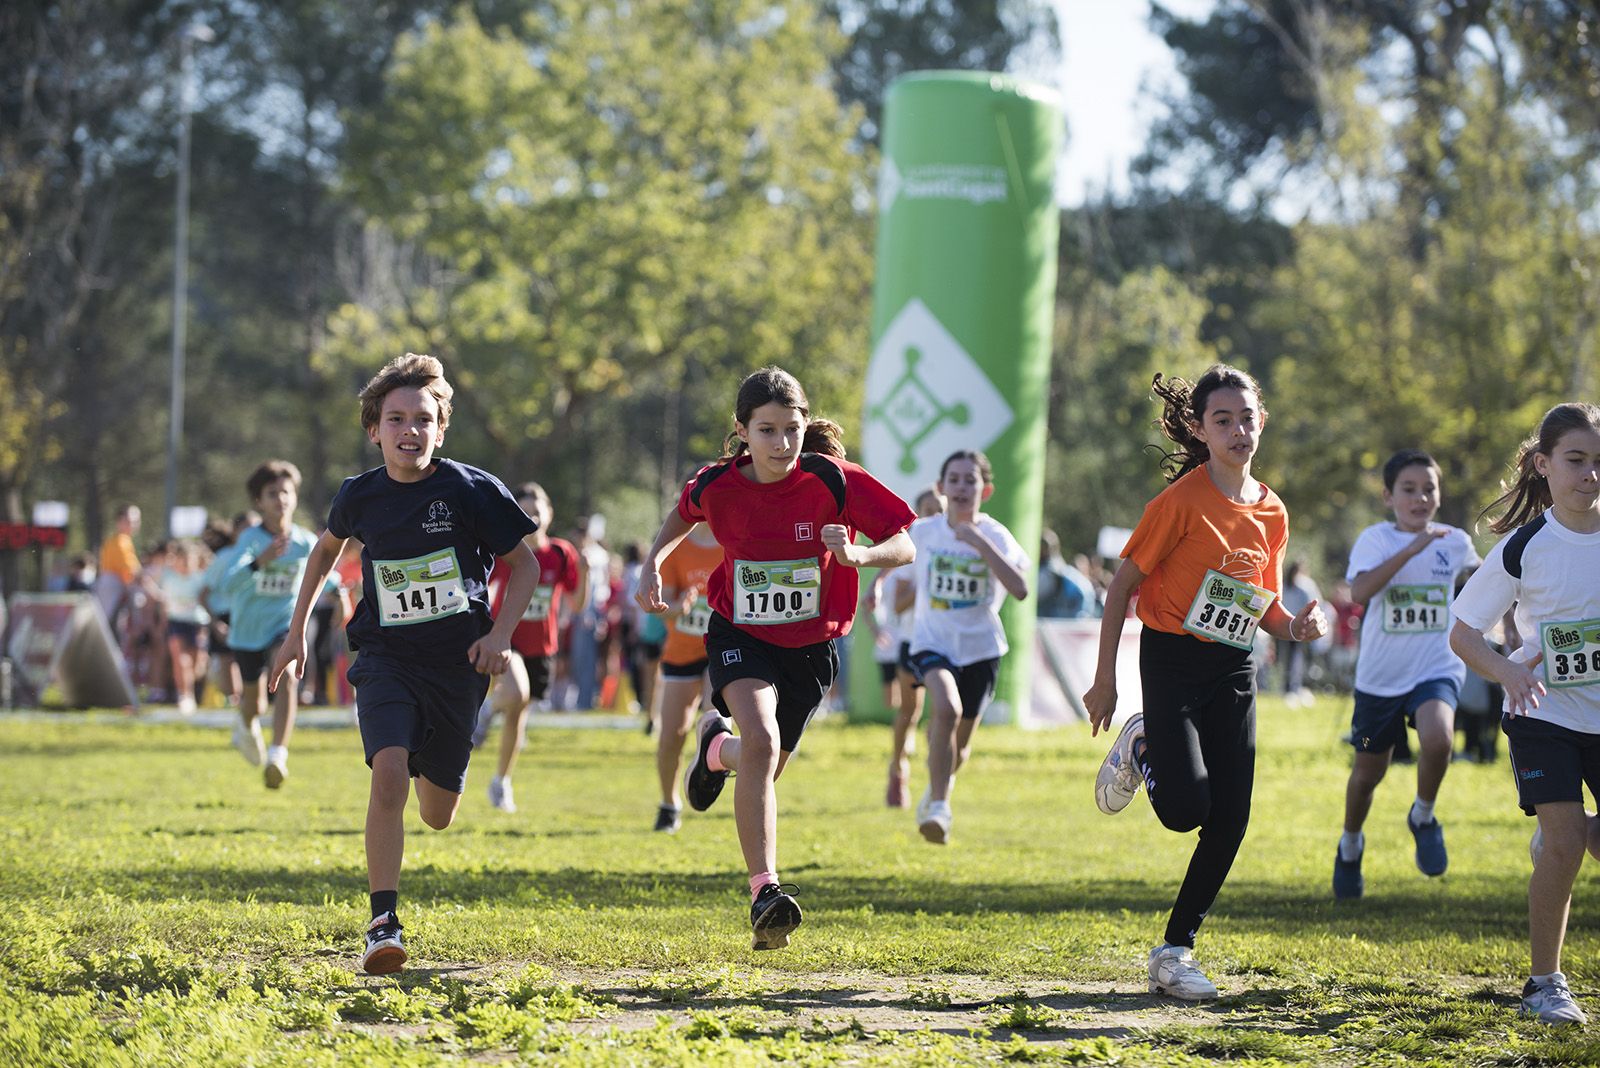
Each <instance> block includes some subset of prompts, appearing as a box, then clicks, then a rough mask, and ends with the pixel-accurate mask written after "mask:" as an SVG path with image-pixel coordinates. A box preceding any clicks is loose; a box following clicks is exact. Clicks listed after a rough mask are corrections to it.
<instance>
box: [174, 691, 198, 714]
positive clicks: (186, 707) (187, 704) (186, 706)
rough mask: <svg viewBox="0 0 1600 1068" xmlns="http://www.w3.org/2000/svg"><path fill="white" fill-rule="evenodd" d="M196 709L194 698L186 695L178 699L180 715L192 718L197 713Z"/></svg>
mask: <svg viewBox="0 0 1600 1068" xmlns="http://www.w3.org/2000/svg"><path fill="white" fill-rule="evenodd" d="M195 708H196V706H195V703H194V698H193V697H192V696H190V695H189V694H184V695H182V696H181V697H179V698H178V715H180V716H192V715H194V713H195Z"/></svg>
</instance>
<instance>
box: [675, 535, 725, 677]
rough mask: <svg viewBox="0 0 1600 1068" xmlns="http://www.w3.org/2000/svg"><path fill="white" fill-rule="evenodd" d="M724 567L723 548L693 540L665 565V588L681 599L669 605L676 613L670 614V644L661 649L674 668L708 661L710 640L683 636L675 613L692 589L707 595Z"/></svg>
mask: <svg viewBox="0 0 1600 1068" xmlns="http://www.w3.org/2000/svg"><path fill="white" fill-rule="evenodd" d="M721 563H722V546H720V545H697V544H696V543H695V542H694V541H693V539H690V538H684V539H683V540H682V541H680V542H679V543H678V547H677V548H676V549H674V550H672V552H671V553H670V554H669V555H668V556H667V558H666V559H665V560H663V561H662V562H661V587H662V589H664V590H676V591H678V592H677V597H675V598H673V599H671V600H669V601H668V602H667V603H668V604H670V605H672V608H673V609H674V610H673V611H669V612H668V614H667V640H666V642H665V643H664V644H663V645H662V646H661V659H662V661H664V662H665V663H668V664H673V665H683V664H692V663H694V662H695V661H696V660H704V659H705V658H706V639H705V635H703V634H682V633H679V631H678V620H679V619H680V618H681V617H680V616H679V615H678V614H677V612H676V611H675V609H676V608H677V603H676V602H677V600H678V599H680V598H682V596H683V594H684V592H685V591H687V590H689V589H690V588H693V589H697V590H699V591H700V596H701V597H704V596H705V595H706V583H708V582H710V581H711V573H712V572H713V571H715V570H716V569H717V565H719V564H721Z"/></svg>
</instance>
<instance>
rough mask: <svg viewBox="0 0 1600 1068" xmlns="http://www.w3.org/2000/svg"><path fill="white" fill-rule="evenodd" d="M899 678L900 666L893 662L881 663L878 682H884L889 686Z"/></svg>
mask: <svg viewBox="0 0 1600 1068" xmlns="http://www.w3.org/2000/svg"><path fill="white" fill-rule="evenodd" d="M899 676H900V665H899V664H896V663H895V662H894V661H893V660H891V661H889V662H888V663H882V662H881V661H880V662H879V664H878V681H880V682H882V683H883V684H884V685H885V686H887V685H889V684H890V683H891V682H893V681H894V680H895V679H896V678H898V677H899Z"/></svg>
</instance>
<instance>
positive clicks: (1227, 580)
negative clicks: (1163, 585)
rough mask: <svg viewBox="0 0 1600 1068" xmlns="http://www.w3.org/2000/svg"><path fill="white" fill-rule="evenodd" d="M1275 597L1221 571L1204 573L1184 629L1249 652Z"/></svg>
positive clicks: (1270, 592)
mask: <svg viewBox="0 0 1600 1068" xmlns="http://www.w3.org/2000/svg"><path fill="white" fill-rule="evenodd" d="M1273 597H1274V594H1273V593H1272V591H1271V590H1264V589H1262V588H1261V587H1260V586H1256V585H1254V584H1252V583H1249V582H1246V581H1244V580H1243V579H1236V578H1232V577H1230V576H1228V575H1224V574H1222V573H1221V572H1220V571H1207V572H1206V577H1205V580H1204V581H1203V582H1201V583H1200V589H1199V591H1198V592H1196V593H1195V595H1194V603H1193V604H1191V605H1190V606H1189V614H1188V616H1186V617H1185V618H1184V621H1183V629H1184V630H1186V631H1188V632H1189V633H1190V634H1193V635H1196V636H1198V637H1201V638H1210V639H1211V640H1212V641H1215V642H1221V643H1222V644H1224V645H1231V646H1233V647H1234V648H1235V649H1249V648H1251V647H1252V646H1253V645H1254V644H1255V638H1256V629H1257V628H1258V627H1260V626H1261V617H1262V616H1264V615H1266V614H1267V608H1268V607H1269V606H1270V605H1271V604H1272V601H1273Z"/></svg>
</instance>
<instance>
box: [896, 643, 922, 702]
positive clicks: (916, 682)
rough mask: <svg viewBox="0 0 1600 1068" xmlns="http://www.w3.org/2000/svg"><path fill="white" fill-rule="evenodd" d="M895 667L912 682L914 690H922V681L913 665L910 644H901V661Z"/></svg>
mask: <svg viewBox="0 0 1600 1068" xmlns="http://www.w3.org/2000/svg"><path fill="white" fill-rule="evenodd" d="M895 667H896V668H898V669H899V671H900V674H902V675H904V676H906V677H907V678H909V679H910V680H911V685H912V686H913V687H914V688H916V689H918V690H920V689H922V680H921V679H919V678H917V669H916V668H915V667H912V665H911V643H910V642H901V643H900V659H899V660H898V661H896V662H895Z"/></svg>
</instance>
